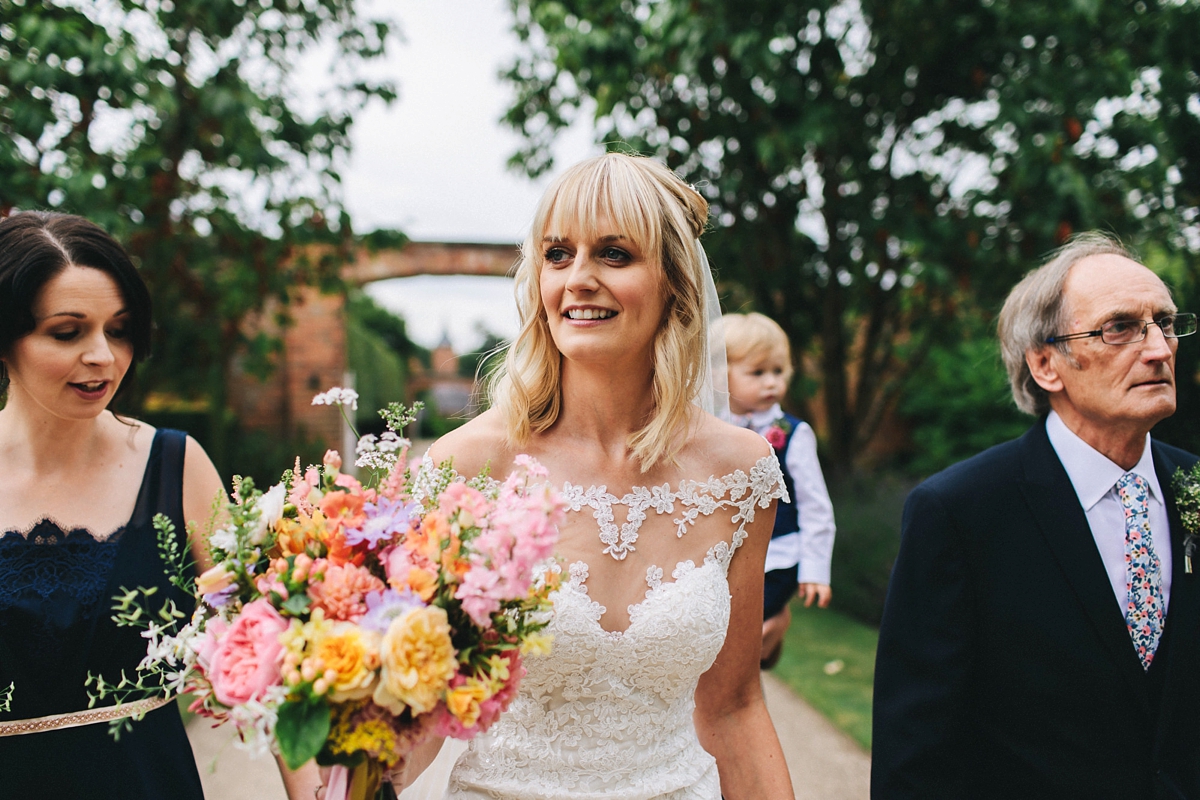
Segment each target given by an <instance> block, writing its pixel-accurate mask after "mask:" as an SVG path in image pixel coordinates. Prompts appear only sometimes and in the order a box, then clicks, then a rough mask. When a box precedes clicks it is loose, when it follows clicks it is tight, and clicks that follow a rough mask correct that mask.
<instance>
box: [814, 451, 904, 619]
mask: <svg viewBox="0 0 1200 800" xmlns="http://www.w3.org/2000/svg"><path fill="white" fill-rule="evenodd" d="M911 488H912V483H911V482H909V481H907V480H902V479H900V478H898V477H897V476H894V475H877V476H875V477H873V478H872V479H871V480H870V481H867V480H865V479H861V478H859V479H855V480H853V481H849V482H846V483H842V484H834V485H833V487H832V491H831V495H832V499H833V508H834V512H835V514H836V516H837V542H836V543H835V545H834V548H833V568H832V575H831V577H830V581H831V584H830V585H831V586H832V587H833V607H834V608H836V609H838V610H840V611H843V612H845V613H847V614H849V615H851V616H853V617H855V618H856V619H859V620H862V621H863V622H865V623H868V624H870V625H878V624H879V621H880V620H881V619H882V618H883V601H884V599H885V598H886V597H887V586H888V580H889V579H890V578H891V575H892V565H893V564H894V563H896V554H897V553H898V552H899V551H900V517H901V513H902V512H903V510H904V501H905V499H906V498H907V497H908V492H909V490H910V489H911Z"/></svg>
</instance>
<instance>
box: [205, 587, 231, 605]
mask: <svg viewBox="0 0 1200 800" xmlns="http://www.w3.org/2000/svg"><path fill="white" fill-rule="evenodd" d="M237 591H238V586H237V584H236V583H235V584H232V585H230V586H226V587H225V588H224V589H222V590H221V591H219V592H209V593H208V594H206V595H204V602H206V603H208V605H209V606H211V607H212V608H220V607H221V606H223V605H225V604H226V603H228V602H229V599H230V598H231V597H233V596H234V595H235V594H237Z"/></svg>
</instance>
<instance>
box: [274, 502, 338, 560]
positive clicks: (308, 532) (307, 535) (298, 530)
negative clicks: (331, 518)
mask: <svg viewBox="0 0 1200 800" xmlns="http://www.w3.org/2000/svg"><path fill="white" fill-rule="evenodd" d="M275 531H276V534H277V537H276V540H275V545H276V548H278V553H276V552H274V549H273V552H272V555H281V556H295V555H299V554H301V553H308V555H310V556H314V557H315V556H318V555H320V553H318V552H317V548H316V545H317V544H318V543H320V542H324V541H325V536H326V533H325V515H324V514H322V513H321V512H320V511H314V512H313V515H312V516H311V517H310V516H308V515H306V514H300V515H298V516H297V517H296V519H281V520H279V522H278V523H276V525H275Z"/></svg>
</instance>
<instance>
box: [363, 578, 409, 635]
mask: <svg viewBox="0 0 1200 800" xmlns="http://www.w3.org/2000/svg"><path fill="white" fill-rule="evenodd" d="M366 601H367V613H366V614H363V615H362V617H360V618H359V620H358V624H359V627H362V628H365V629H366V630H369V631H376V632H377V633H387V629H388V626H389V625H391V624H392V620H394V619H396V618H397V617H402V616H404V615H405V614H407V613H408V612H409V611H411V610H412V609H414V608H423V607H424V606H425V603H424V602H423V601H422V600H421V598H420V597H418V596H417V595H416V594H414V593H413V592H412V590H411V589H405V590H404V591H403V592H397V591H396V590H395V589H384V590H383V591H382V592H368V593H367V596H366Z"/></svg>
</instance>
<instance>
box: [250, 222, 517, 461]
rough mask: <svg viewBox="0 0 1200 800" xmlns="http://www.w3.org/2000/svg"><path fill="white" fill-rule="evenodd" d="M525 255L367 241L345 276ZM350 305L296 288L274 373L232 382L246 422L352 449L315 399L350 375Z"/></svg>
mask: <svg viewBox="0 0 1200 800" xmlns="http://www.w3.org/2000/svg"><path fill="white" fill-rule="evenodd" d="M519 255H520V251H519V250H518V248H517V247H516V246H515V245H504V244H472V243H455V242H409V243H408V244H406V245H405V246H404V247H400V248H389V249H381V250H367V249H366V248H363V249H362V250H360V251H359V253H358V255H357V257H356V258H355V259H354V261H352V262H351V263H349V264H347V266H346V267H345V268H344V270H343V272H342V276H343V278H344V279H345V280H346V282H347V283H349V284H352V285H355V286H362V285H365V284H368V283H373V282H375V281H379V280H387V279H389V278H409V277H415V276H417V275H493V276H504V275H508V274H509V273H510V271H511V269H512V267H513V265H514V264H515V263H516V261H517V258H518V257H519ZM343 304H344V298H343V297H342V296H341V295H331V294H321V293H320V292H318V291H317V290H315V289H311V288H303V289H300V290H299V291H298V292H297V293H296V296H295V298H294V300H293V302H292V305H291V307H290V308H289V312H290V315H291V317H292V320H293V324H292V325H290V326H288V327H287V328H285V329H284V330H283V331H282V339H283V348H282V351H281V352H280V353H279V354H278V356H277V357H276V359H275V370H274V372H273V373H272V374H271V377H270V378H268V379H267V380H266V381H259V380H258V379H256V378H253V377H250V376H247V375H245V374H240V373H239V374H236V375H235V376H233V379H232V380H231V381H230V402H231V405H232V406H233V408H234V411H235V412H236V413H237V415H238V418H239V419H240V420H241V421H242V424H243V425H245V426H246V427H249V428H254V429H257V430H267V431H271V432H273V433H275V434H277V435H279V436H283V437H289V438H290V437H292V436H294V435H296V434H297V433H299V432H300V431H303V432H304V434H305V435H306V436H307V437H309V438H310V439H320V440H321V441H323V442H325V443H326V445H328V446H330V447H340V448H341V449H342V450H343V451H344V453H343V454H345V452H351V453H352V452H353V442H349V441H347V431H346V430H345V429H344V423H343V422H342V419H341V415H340V414H339V413H338V411H337V409H336V408H332V407H329V406H313V405H312V396H313V395H314V394H316V393H317V392H319V391H323V390H324V389H327V388H329V387H330V386H340V385H343V383H344V381H345V378H346V374H347V356H346V324H345V317H344V314H343ZM273 316H274V314H273V313H267V314H264V315H263V318H262V319H260V320H257V321H254V322H253V323H252V324H258V325H263V326H264V327H267V328H272V327H274V324H273V322H272V317H273ZM276 330H277V328H276ZM235 369H236V366H235Z"/></svg>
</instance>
